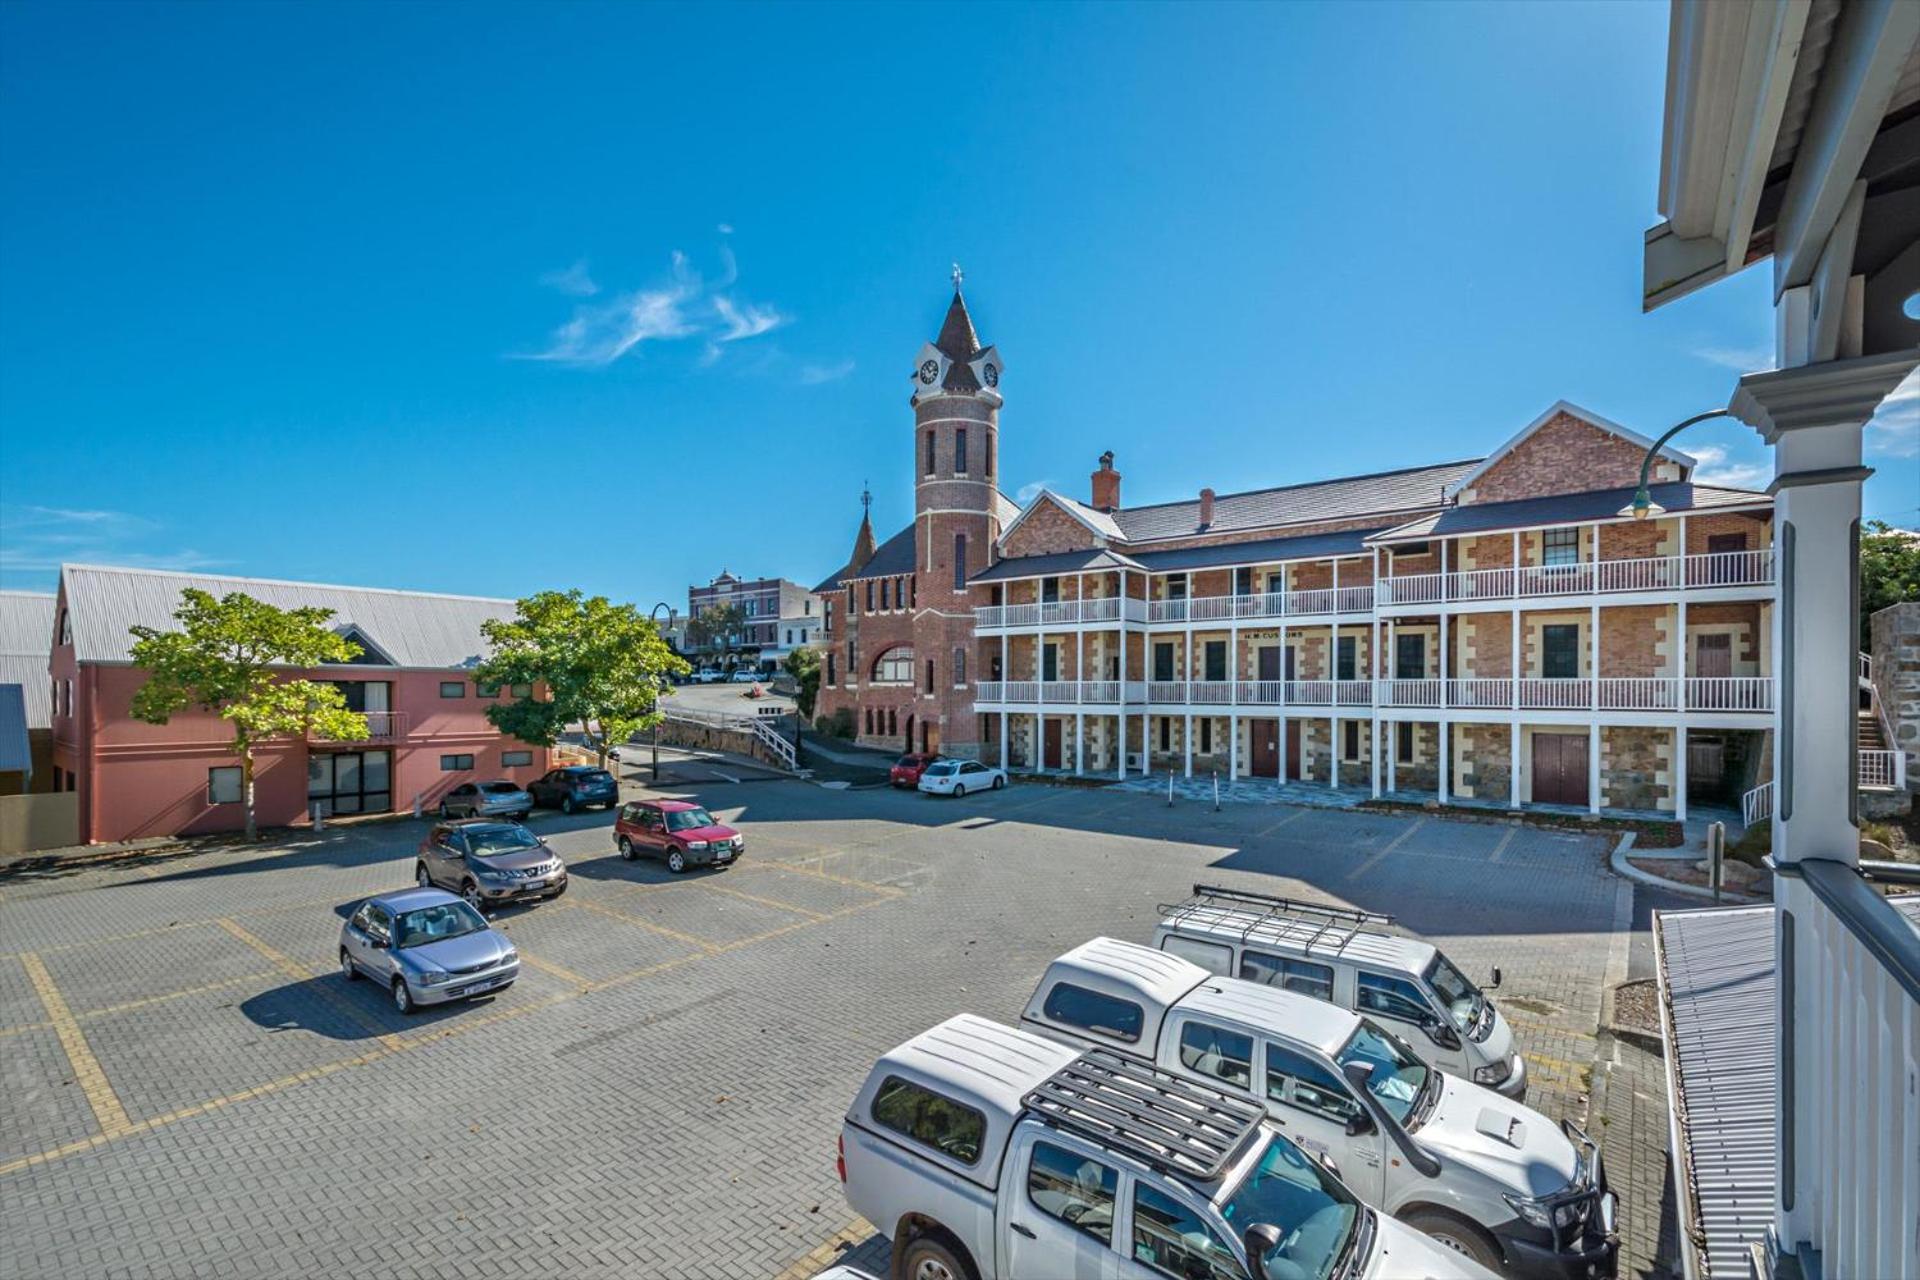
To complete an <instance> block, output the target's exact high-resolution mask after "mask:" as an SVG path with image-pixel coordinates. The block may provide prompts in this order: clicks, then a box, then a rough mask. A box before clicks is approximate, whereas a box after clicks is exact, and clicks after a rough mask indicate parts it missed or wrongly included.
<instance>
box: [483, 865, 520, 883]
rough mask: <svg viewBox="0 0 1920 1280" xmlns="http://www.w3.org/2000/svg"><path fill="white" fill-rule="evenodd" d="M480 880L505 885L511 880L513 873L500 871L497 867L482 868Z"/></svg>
mask: <svg viewBox="0 0 1920 1280" xmlns="http://www.w3.org/2000/svg"><path fill="white" fill-rule="evenodd" d="M480 878H481V879H482V880H494V881H498V882H499V883H501V884H505V883H506V882H507V881H509V880H511V879H513V872H511V871H502V870H500V869H499V868H498V867H482V868H480Z"/></svg>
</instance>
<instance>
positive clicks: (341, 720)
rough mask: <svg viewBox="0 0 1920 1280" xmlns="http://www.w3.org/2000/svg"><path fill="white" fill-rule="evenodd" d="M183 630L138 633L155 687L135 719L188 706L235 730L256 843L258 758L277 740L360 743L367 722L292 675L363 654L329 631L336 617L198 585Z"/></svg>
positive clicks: (148, 687) (319, 685) (139, 658)
mask: <svg viewBox="0 0 1920 1280" xmlns="http://www.w3.org/2000/svg"><path fill="white" fill-rule="evenodd" d="M173 617H174V620H175V621H176V622H178V623H179V624H180V626H179V629H178V630H166V631H163V630H161V629H160V628H158V627H133V628H130V630H131V631H132V632H133V635H134V644H133V650H132V657H133V664H134V665H135V666H136V667H139V668H141V669H143V670H144V671H146V673H147V682H146V683H145V684H143V685H141V686H140V690H139V692H138V693H136V694H134V695H133V714H134V715H135V716H137V717H139V718H140V719H142V720H145V721H146V722H148V723H149V724H165V723H167V721H168V720H170V719H172V718H173V716H174V715H175V714H176V713H178V712H180V711H183V710H185V709H186V708H188V707H199V708H200V709H202V710H204V711H211V712H214V713H215V714H217V715H218V716H219V717H220V718H221V719H222V720H225V721H226V722H227V723H228V724H230V725H232V726H233V743H232V747H231V750H232V751H233V754H234V755H236V756H238V757H239V758H240V786H241V795H242V799H243V800H244V801H245V804H246V815H247V839H249V840H251V839H253V838H254V837H255V836H256V835H257V834H258V827H257V826H256V823H255V820H254V808H253V773H254V751H255V749H256V748H257V747H258V746H259V745H260V744H261V743H263V742H270V741H273V740H274V739H278V738H302V739H305V738H322V739H328V740H332V741H337V742H357V741H360V740H362V739H364V738H366V736H367V718H366V717H365V716H363V715H361V714H360V713H359V712H356V711H349V710H347V703H346V697H345V696H344V695H343V694H342V693H341V692H340V690H339V689H337V688H335V687H334V686H333V685H331V684H328V683H326V682H324V681H319V680H305V679H301V678H300V677H298V676H292V675H289V674H287V672H288V670H289V669H290V668H291V669H294V670H301V669H306V668H310V667H319V666H328V665H333V664H337V663H344V662H351V661H353V659H354V658H356V657H358V656H359V654H360V646H359V645H357V644H355V643H353V641H351V640H348V639H347V638H346V637H345V636H342V635H339V634H337V633H335V632H334V631H332V630H330V629H329V628H328V626H327V621H328V620H329V619H330V618H332V617H333V610H331V609H320V608H307V609H280V608H276V607H274V606H273V605H270V604H266V603H264V602H263V601H259V600H256V599H254V598H253V597H252V596H249V595H246V594H245V593H243V592H239V591H235V592H231V593H229V594H227V595H224V596H221V597H220V598H219V599H217V600H216V599H214V597H213V596H212V595H211V594H209V593H208V592H205V591H197V590H195V589H193V588H191V587H189V588H187V589H186V590H184V591H182V592H181V593H180V607H179V608H178V609H176V610H174V614H173Z"/></svg>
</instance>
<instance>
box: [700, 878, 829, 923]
mask: <svg viewBox="0 0 1920 1280" xmlns="http://www.w3.org/2000/svg"><path fill="white" fill-rule="evenodd" d="M699 885H700V887H701V888H702V889H705V890H707V891H709V892H711V893H724V894H726V895H727V896H728V897H729V898H739V899H740V900H741V901H743V902H757V903H759V904H760V905H761V906H763V907H772V908H773V909H774V910H776V911H791V912H793V913H794V914H795V915H797V916H810V917H811V918H813V919H815V920H825V919H826V918H827V914H826V912H824V911H815V910H814V909H813V908H812V907H796V906H794V905H793V904H792V903H791V902H777V901H775V900H774V899H772V898H763V897H761V896H760V895H759V894H757V893H747V892H745V891H744V890H741V889H729V888H727V886H725V885H723V884H714V883H713V882H712V881H710V880H702V881H700V882H699Z"/></svg>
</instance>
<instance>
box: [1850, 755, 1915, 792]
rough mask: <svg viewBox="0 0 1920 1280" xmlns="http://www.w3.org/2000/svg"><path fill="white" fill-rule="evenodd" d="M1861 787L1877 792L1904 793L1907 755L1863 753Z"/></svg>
mask: <svg viewBox="0 0 1920 1280" xmlns="http://www.w3.org/2000/svg"><path fill="white" fill-rule="evenodd" d="M1859 785H1860V786H1862V787H1866V788H1871V789H1873V790H1875V791H1903V790H1905V789H1906V785H1907V753H1906V752H1904V751H1862V752H1861V753H1860V783H1859Z"/></svg>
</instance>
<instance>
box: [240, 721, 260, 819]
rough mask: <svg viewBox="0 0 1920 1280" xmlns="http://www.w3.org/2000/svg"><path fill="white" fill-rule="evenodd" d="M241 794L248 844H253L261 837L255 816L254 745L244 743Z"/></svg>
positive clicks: (241, 748)
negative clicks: (244, 806)
mask: <svg viewBox="0 0 1920 1280" xmlns="http://www.w3.org/2000/svg"><path fill="white" fill-rule="evenodd" d="M240 794H241V797H242V798H243V799H244V800H245V801H246V810H247V843H249V844H251V843H253V841H254V840H255V839H257V838H258V837H259V834H260V828H259V825H258V824H257V823H256V822H255V821H254V816H253V744H252V743H251V742H247V743H242V744H241V747H240Z"/></svg>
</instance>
